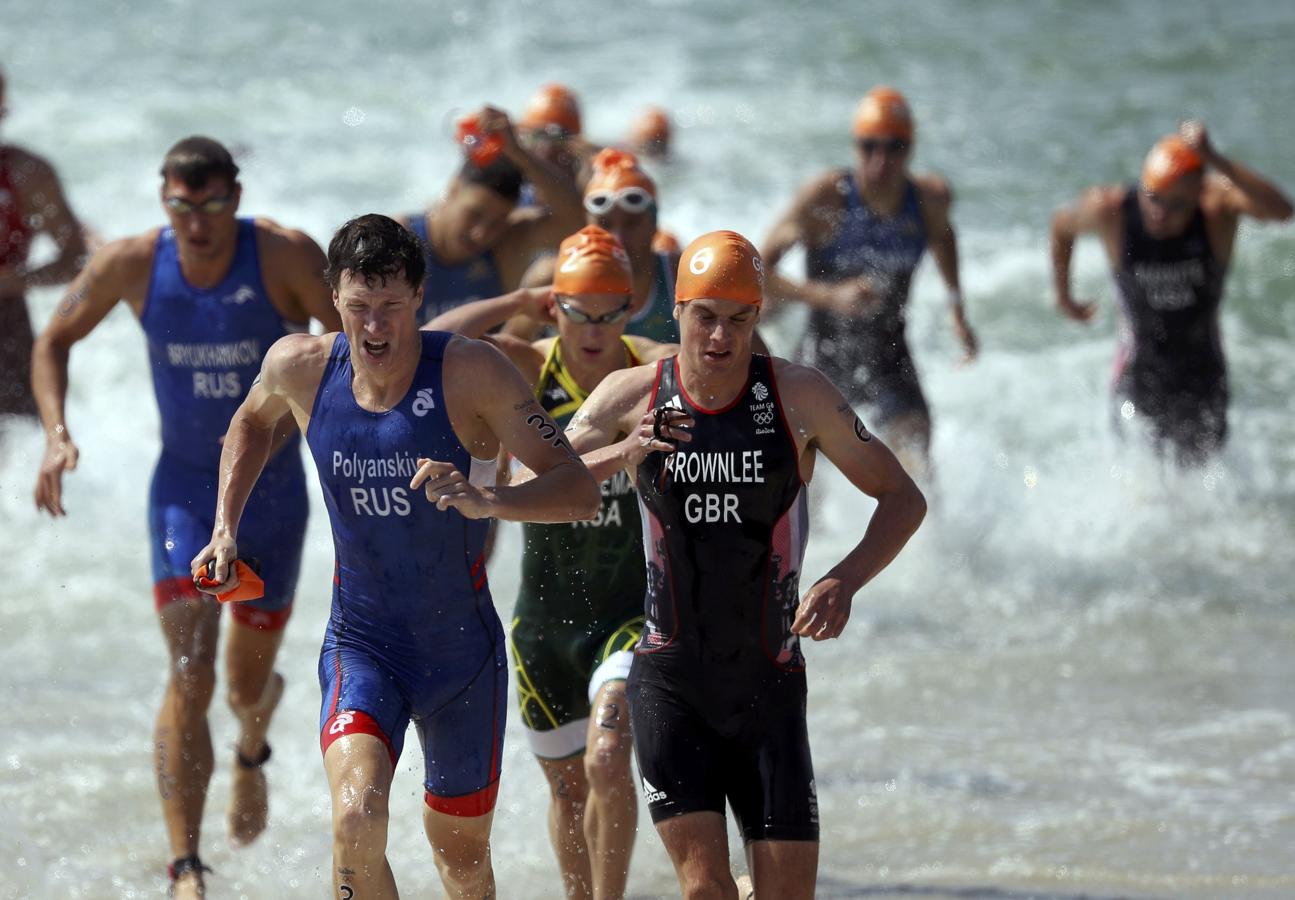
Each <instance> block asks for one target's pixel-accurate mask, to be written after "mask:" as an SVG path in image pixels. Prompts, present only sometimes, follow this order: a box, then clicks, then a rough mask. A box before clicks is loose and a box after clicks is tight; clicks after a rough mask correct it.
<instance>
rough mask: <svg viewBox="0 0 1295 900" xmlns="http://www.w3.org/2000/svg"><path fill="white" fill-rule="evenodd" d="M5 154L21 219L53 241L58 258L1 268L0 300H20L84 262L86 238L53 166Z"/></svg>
mask: <svg viewBox="0 0 1295 900" xmlns="http://www.w3.org/2000/svg"><path fill="white" fill-rule="evenodd" d="M8 155H9V159H10V163H11V166H12V168H11V173H12V176H13V180H14V186H15V187H16V188H17V192H18V202H19V206H20V208H21V210H22V216H23V219H25V220H26V221H28V222H33V223H39V225H37V226H35V230H36V231H37V232H39V233H41V234H47V235H49V236H50V237H51V238H53V240H54V243H55V244H56V245H57V246H58V256H56V257H55V258H54V259H52V260H51V261H49V262H48V263H46V264H44V265H42V266H38V267H36V268H35V269H28V268H25V267H22V268H7V269H0V301H4V300H8V299H17V298H19V297H22V296H23V294H24V293H25V292H26V291H27V289H28V288H33V287H42V286H45V285H51V284H62V283H63V282H65V281H70V280H71V279H72V278H73V277H75V276H76V273H77V271H78V270H79V269H80V268H81V266H82V265H84V263H85V257H86V247H85V235H84V232H83V231H82V229H81V223H80V222H78V221H77V219H76V216H75V215H74V214H73V213H72V208H71V207H70V206H69V205H68V202H67V197H65V196H64V194H63V187H62V185H61V184H59V180H58V175H57V174H55V172H54V168H53V166H51V165H50V164H49V163H47V162H46V161H45V160H43V159H41V158H40V157H39V156H34V155H32V154H30V153H28V152H27V151H25V150H20V149H18V148H17V147H10V148H9V149H8Z"/></svg>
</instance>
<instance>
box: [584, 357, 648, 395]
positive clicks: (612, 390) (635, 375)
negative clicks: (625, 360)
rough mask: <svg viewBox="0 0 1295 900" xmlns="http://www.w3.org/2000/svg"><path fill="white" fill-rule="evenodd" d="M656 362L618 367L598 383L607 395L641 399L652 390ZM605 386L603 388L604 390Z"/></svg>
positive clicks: (599, 387)
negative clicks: (623, 367) (624, 367)
mask: <svg viewBox="0 0 1295 900" xmlns="http://www.w3.org/2000/svg"><path fill="white" fill-rule="evenodd" d="M657 370H658V368H657V363H656V362H649V363H644V364H643V365H641V366H630V367H629V368H628V369H618V370H616V371H615V372H612V373H611V374H609V375H608V376H607V377H606V378H604V379H603V380H602V381H601V382H599V384H598V389H599V390H603V392H604V393H605V394H607V395H608V396H613V395H614V396H623V397H626V398H630V397H636V398H638V399H642V398H643V397H646V396H647V395H648V393H649V392H651V390H652V386H653V385H654V384H656V380H657ZM604 388H605V390H604Z"/></svg>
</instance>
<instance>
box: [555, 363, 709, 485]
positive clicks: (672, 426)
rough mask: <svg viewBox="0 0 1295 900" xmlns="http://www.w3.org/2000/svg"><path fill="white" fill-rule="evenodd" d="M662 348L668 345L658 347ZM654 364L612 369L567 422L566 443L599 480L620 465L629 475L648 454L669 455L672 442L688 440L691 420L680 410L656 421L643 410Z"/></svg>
mask: <svg viewBox="0 0 1295 900" xmlns="http://www.w3.org/2000/svg"><path fill="white" fill-rule="evenodd" d="M659 346H662V347H664V346H667V345H664V344H662V345H659ZM656 369H657V367H656V366H655V365H647V366H636V367H635V368H633V369H622V370H621V371H619V372H612V373H611V374H610V375H608V376H607V377H606V378H604V379H603V380H602V382H601V383H599V385H598V387H596V388H594V391H593V393H591V394H590V395H589V397H588V399H586V400H585V402H584V403H583V404H581V406H580V409H579V411H578V412H576V414H575V416H574V417H572V419H571V424H569V425H568V426H567V436H568V437H569V438H570V439H571V446H572V447H574V448H575V450H576V452H577V453H580V454H582V455H581V457H580V458H581V460H583V462H584V464H585V465H586V466H588V467H589V471H590V472H592V473H593V476H594V478H595V479H597V480H598V482H599V483H602V482H604V481H606V480H607V479H608V478H611V477H612V476H613V475H615V474H616V473H617V471H619V470H621V469H624V470H626V471H627V472H628V473H629V475H630V477H631V478H633V477H634V474H635V469H636V468H637V466H638V465H639V463H641V462H643V460H644V459H646V458H647V455H648V454H649V453H653V452H661V453H673V452H674V451H675V443H674V442H676V441H684V442H687V441H690V440H692V436H691V435H689V434H688V432H687V429H688V428H689V427H690V426H691V425H692V419H691V418H689V417H688V416H686V415H684V414H683V413H682V412H678V413H674V414H671V415H669V416H668V417H663V418H662V420H661V421H660V423H658V421H657V418H656V415H655V413H654V412H653V411H652V410H650V409H648V408H647V407H648V398H649V396H650V394H651V391H652V385H653V383H654V382H655V380H656Z"/></svg>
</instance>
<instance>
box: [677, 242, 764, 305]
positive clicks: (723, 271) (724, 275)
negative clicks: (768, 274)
mask: <svg viewBox="0 0 1295 900" xmlns="http://www.w3.org/2000/svg"><path fill="white" fill-rule="evenodd" d="M703 297H705V298H708V299H711V300H728V301H731V302H733V303H749V304H751V305H752V306H759V305H760V304H761V303H763V302H764V263H763V262H762V261H761V259H760V253H759V251H757V250H756V249H755V246H754V245H753V244H752V243H751V242H750V241H748V240H747V239H746V238H744V237H742V235H740V234H738V233H737V232H736V231H712V232H710V233H709V234H703V235H702V236H701V237H699V238H697V240H695V241H693V242H692V243H691V244H689V245H688V246H687V247H686V248H684V251H683V256H681V257H680V258H679V277H678V278H677V279H676V280H675V291H674V299H675V302H676V303H686V302H688V301H689V300H698V299H701V298H703Z"/></svg>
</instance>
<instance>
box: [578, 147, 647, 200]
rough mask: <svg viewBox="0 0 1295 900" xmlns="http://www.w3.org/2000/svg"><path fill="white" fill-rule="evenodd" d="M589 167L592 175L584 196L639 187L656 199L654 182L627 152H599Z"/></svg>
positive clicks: (607, 150) (611, 149)
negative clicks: (591, 169)
mask: <svg viewBox="0 0 1295 900" xmlns="http://www.w3.org/2000/svg"><path fill="white" fill-rule="evenodd" d="M590 165H591V166H592V167H593V170H594V173H593V175H591V176H590V178H589V183H588V184H587V185H585V196H586V197H588V196H589V195H590V194H593V193H596V192H598V191H621V190H624V189H625V188H628V187H639V188H643V190H645V191H647V192H648V193H649V194H651V195H652V198H653V199H656V182H655V181H653V180H652V176H651V175H649V174H648V173H647V172H644V171H643V170H642V169H641V168H640V167H639V158H638V157H637V156H635V155H634V154H633V153H630V152H629V151H628V150H616V149H615V148H612V147H608V148H606V149H604V150H599V151H598V154H597V155H596V156H594V158H593V160H592V162H591V163H590Z"/></svg>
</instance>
